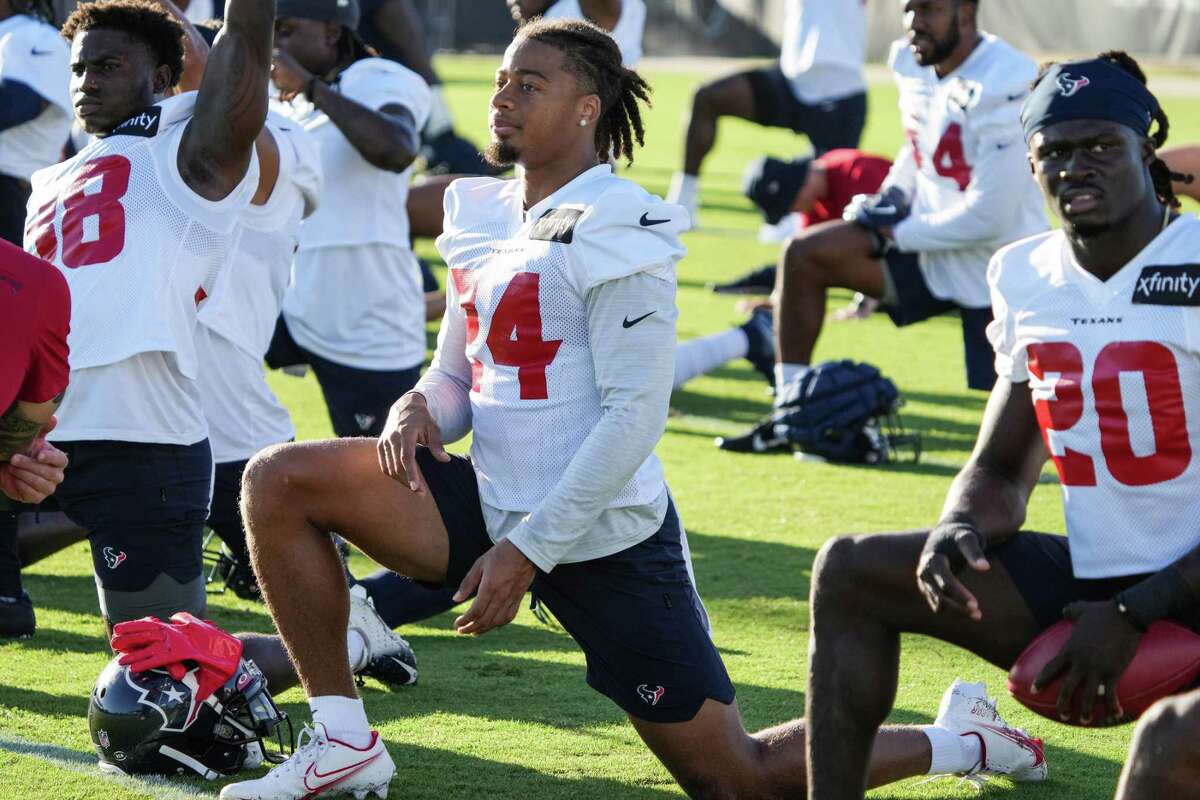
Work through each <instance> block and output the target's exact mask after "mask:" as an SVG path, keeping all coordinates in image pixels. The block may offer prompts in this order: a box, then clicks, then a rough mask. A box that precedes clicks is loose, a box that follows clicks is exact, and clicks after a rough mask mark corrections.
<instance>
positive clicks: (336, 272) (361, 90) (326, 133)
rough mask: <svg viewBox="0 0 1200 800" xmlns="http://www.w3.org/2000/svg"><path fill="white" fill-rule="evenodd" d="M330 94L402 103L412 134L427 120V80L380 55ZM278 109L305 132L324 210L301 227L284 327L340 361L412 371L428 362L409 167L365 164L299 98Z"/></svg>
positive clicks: (359, 65)
mask: <svg viewBox="0 0 1200 800" xmlns="http://www.w3.org/2000/svg"><path fill="white" fill-rule="evenodd" d="M333 88H334V89H335V90H336V91H339V92H341V93H342V94H343V95H345V96H346V97H347V98H349V99H351V100H354V101H355V102H358V103H361V104H362V105H364V106H366V107H368V108H371V109H374V110H379V109H381V108H383V107H384V106H387V105H400V106H403V107H405V108H407V109H408V110H409V111H410V112H411V114H412V117H413V122H414V123H415V126H416V129H417V130H420V129H421V128H422V126H424V124H425V120H426V119H427V118H428V116H429V105H430V94H429V87H428V86H426V85H425V81H424V80H423V79H422V78H421V77H420V76H419V75H417V74H416V73H415V72H412V71H411V70H408V69H406V68H404V67H402V66H400V65H399V64H396V63H395V62H392V61H388V60H386V59H383V58H367V59H362V60H361V61H356V62H354V63H353V64H351V65H350V66H349V67H348V68H346V70H345V71H344V72H342V74H341V75H340V76H339V78H338V81H337V82H336V83H334V84H333ZM275 108H276V109H277V110H279V111H280V112H281V113H283V114H284V115H285V116H287V117H289V118H290V119H292V120H295V121H296V122H298V123H299V124H300V125H301V126H303V127H304V129H305V130H307V131H308V132H309V133H310V134H312V136H313V138H314V139H315V140H316V142H317V145H318V147H319V148H320V152H321V167H322V170H323V171H324V173H325V176H326V177H325V184H324V188H323V190H322V194H321V207H320V209H318V210H317V212H316V213H315V214H313V215H312V216H311V217H309V218H308V219H306V220H305V221H304V224H303V225H302V226H301V228H300V250H299V252H298V253H297V255H296V265H295V271H294V277H293V284H292V287H291V289H289V290H288V293H287V295H286V297H285V298H284V305H283V310H284V315H285V317H286V319H287V323H288V328H289V329H290V330H291V332H292V335H293V336H294V337H295V339H296V341H297V342H298V343H299V344H300V345H302V346H303V347H305V348H307V349H308V350H311V351H312V352H314V353H316V354H317V355H319V356H321V357H323V358H327V359H329V360H330V361H335V362H337V363H339V364H344V365H346V366H350V367H357V368H359V369H374V370H398V369H407V368H409V367H414V366H417V365H418V364H420V363H421V362H422V361H423V360H424V358H425V303H424V293H423V292H422V291H421V282H420V268H419V266H418V265H417V262H416V258H415V257H414V256H413V254H412V250H411V249H410V247H409V227H408V210H407V207H406V202H407V200H408V182H409V177H410V175H411V172H412V168H411V167H410V168H409V169H406V170H404V171H403V172H399V173H397V172H389V171H388V170H384V169H379V168H378V167H375V166H372V165H371V164H369V163H368V162H367V161H366V159H364V158H363V157H362V156H361V155H360V154H359V152H358V151H357V150H356V149H354V146H353V145H352V144H350V142H349V140H347V139H346V137H345V136H344V135H343V134H342V132H341V131H340V130H338V128H337V126H336V125H334V124H333V122H332V121H331V120H330V119H329V117H328V115H326V114H325V112H323V111H319V110H317V109H316V108H315V107H314V106H313V105H312V104H311V103H309V102H308V101H307V100H306V99H305V98H304V97H303V95H301V96H299V97H297V98H296V99H295V100H293V101H292V102H291V103H290V104H280V105H276V106H275Z"/></svg>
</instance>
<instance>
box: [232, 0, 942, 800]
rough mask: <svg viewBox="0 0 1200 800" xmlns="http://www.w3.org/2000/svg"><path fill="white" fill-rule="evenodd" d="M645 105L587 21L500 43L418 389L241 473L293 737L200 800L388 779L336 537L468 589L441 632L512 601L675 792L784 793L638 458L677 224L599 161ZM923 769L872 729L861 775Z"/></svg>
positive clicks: (780, 772)
mask: <svg viewBox="0 0 1200 800" xmlns="http://www.w3.org/2000/svg"><path fill="white" fill-rule="evenodd" d="M649 91H650V89H649V86H648V85H647V84H646V82H645V81H644V80H643V79H642V78H641V77H640V76H638V75H637V74H636V73H635V72H632V71H630V70H628V69H626V68H625V67H623V66H622V65H621V56H620V52H619V50H618V49H617V47H616V45H615V44H614V43H613V40H612V39H611V38H610V37H609V36H608V35H607V34H605V33H604V32H603V31H602V30H600V29H599V28H597V27H595V26H593V25H591V24H590V23H586V22H580V21H562V20H559V21H553V22H547V21H541V22H534V23H531V24H529V25H526V26H524V27H522V28H521V29H520V30H519V31H518V33H517V35H516V38H515V39H514V41H513V43H512V44H511V45H510V46H509V48H508V50H507V51H506V52H505V55H504V60H503V63H502V64H501V65H500V68H499V69H498V70H497V72H496V83H495V89H494V93H493V95H492V99H491V107H490V112H491V113H490V117H491V130H492V137H493V138H492V143H491V146H490V147H489V149H488V153H487V155H488V157H489V158H491V159H492V160H493V161H494V162H496V163H497V164H501V165H512V164H516V165H519V166H520V167H521V170H519V177H517V178H516V179H515V180H498V179H494V178H466V179H462V180H458V181H455V182H454V183H453V184H451V186H450V188H449V189H448V190H447V195H446V201H445V210H446V219H445V229H444V233H443V234H442V236H441V237H440V238H439V239H438V248H439V250H440V252H441V254H442V257H443V258H445V260H446V263H447V265H448V267H449V270H450V275H451V286H450V297H449V301H448V303H447V309H446V314H445V317H444V319H443V322H442V327H441V331H440V333H439V337H438V345H437V351H436V354H435V356H434V360H433V364H432V366H431V367H430V369H429V371H428V372H427V373H426V374H425V376H424V377H422V379H421V381H420V382H419V383H418V384H417V387H416V389H415V390H413V391H411V392H409V393H407V394H405V395H404V396H402V397H401V398H400V399H399V400H397V402H396V403H395V405H394V406H393V407H392V409H391V412H390V415H389V418H388V423H387V426H386V428H385V430H384V434H383V436H381V437H380V439H379V440H378V441H377V442H372V441H368V440H364V439H340V440H333V441H324V442H302V443H295V444H287V445H280V446H276V447H273V448H270V449H268V450H266V451H264V452H263V453H260V454H259V455H258V456H256V457H255V459H254V460H252V461H251V463H250V465H249V466H248V467H247V470H246V479H245V482H244V484H243V495H242V496H243V508H244V512H245V514H244V516H245V520H246V524H247V528H248V530H249V538H250V544H251V553H252V556H253V559H254V566H255V570H256V572H257V573H258V575H259V580H260V585H261V587H262V590H263V594H264V596H265V598H266V601H267V605H268V607H269V608H270V611H271V615H272V617H273V618H274V619H275V623H276V625H277V626H278V628H279V632H280V634H281V635H282V637H283V639H284V641H285V642H286V644H287V647H288V651H289V653H290V654H291V656H292V659H293V660H294V662H295V664H296V668H297V672H298V673H299V675H300V679H301V682H302V683H303V685H304V688H305V691H306V693H307V694H308V697H309V705H310V707H311V709H312V712H313V718H314V726H313V729H309V732H308V733H306V734H304V735H303V736H302V739H306V740H307V742H306V743H304V744H302V746H300V747H299V748H298V749H297V751H296V754H295V755H294V756H293V757H292V758H291V759H289V760H288V761H287V762H286V763H285V764H283V765H281V766H279V767H277V768H276V769H275V770H274V771H272V772H270V773H268V775H267V776H266V777H264V778H262V779H260V780H255V781H248V782H243V783H237V784H231V785H229V786H226V787H225V788H224V790H223V791H222V793H221V796H222V798H226V799H228V798H256V799H258V800H293V799H294V798H299V797H304V796H309V795H310V794H316V793H319V792H320V791H321V790H322V789H324V788H327V787H329V786H331V785H332V783H334V782H337V783H338V789H339V790H340V791H345V792H351V793H354V794H356V795H359V796H362V795H365V794H366V793H368V792H371V791H374V792H376V793H378V794H380V795H382V794H384V793H385V792H386V790H387V787H388V784H389V782H390V781H391V779H392V776H393V775H394V773H395V767H394V766H393V764H392V761H391V758H390V757H389V756H388V754H387V751H386V749H385V748H384V746H383V744H382V742H381V740H380V738H379V734H378V733H376V732H373V731H372V730H371V728H370V725H369V723H368V722H367V718H366V714H365V712H364V710H363V706H362V701H361V700H360V699H359V698H358V697H357V695H356V693H355V689H354V682H353V679H352V677H351V674H350V670H349V668H348V666H347V662H346V650H345V636H346V619H347V608H348V605H347V591H346V588H345V582H344V580H342V574H341V565H340V562H339V560H338V557H337V553H336V551H335V549H334V547H333V545H332V543H331V542H330V538H329V535H328V532H329V531H333V530H336V531H337V532H338V533H340V534H341V535H342V536H344V537H345V538H346V539H348V540H350V541H351V542H353V543H354V544H355V545H357V546H358V547H359V548H361V549H362V550H363V552H365V553H367V554H368V555H370V556H371V557H372V558H374V559H376V560H377V561H379V562H380V563H382V564H383V565H384V566H387V567H389V568H390V569H394V570H396V571H397V572H400V573H402V574H405V575H408V576H411V577H412V578H414V579H416V580H419V581H423V582H427V583H430V584H433V585H437V586H441V585H445V586H450V587H455V588H457V596H456V599H457V600H458V601H460V602H461V601H463V600H465V599H467V598H468V597H470V596H471V595H472V594H474V595H475V600H474V602H473V604H472V605H471V606H470V608H469V609H468V610H467V611H466V612H465V613H464V614H462V615H461V616H460V617H458V619H457V620H456V621H455V626H456V629H457V630H458V632H460V633H463V634H473V635H476V634H483V633H486V632H488V631H490V630H492V629H494V628H497V627H500V626H502V625H505V624H507V623H508V622H510V621H512V619H513V617H514V616H515V615H516V613H517V609H518V608H519V606H520V604H521V600H522V598H523V596H524V595H525V592H526V591H532V592H533V594H534V595H535V597H536V598H537V599H538V600H539V601H540V602H541V603H543V604H544V605H545V607H546V608H547V609H549V610H550V611H551V612H552V613H553V614H554V615H555V616H556V617H557V618H558V620H559V622H560V623H561V624H562V626H563V627H564V628H565V629H566V631H567V632H568V633H569V634H571V636H572V637H573V638H574V639H575V640H576V642H577V643H578V644H579V646H580V648H581V649H582V650H583V651H584V653H585V655H586V657H587V664H588V670H587V681H588V683H589V684H590V685H591V686H592V687H593V688H595V689H596V690H597V691H599V692H601V693H602V694H604V695H606V696H608V697H609V698H610V699H611V700H612V701H613V702H614V703H616V704H617V705H618V706H619V707H620V708H621V709H622V710H623V711H625V712H626V713H627V714H628V715H629V718H630V720H631V722H632V723H633V725H634V727H635V728H636V729H637V731H638V734H639V735H640V736H641V737H642V738H643V740H645V741H646V743H647V744H648V745H649V747H650V749H651V750H652V751H653V752H654V753H655V755H657V756H658V757H659V758H660V759H661V760H662V761H663V763H664V764H666V766H667V768H668V769H669V770H670V771H671V773H672V774H673V775H675V777H676V778H677V779H678V780H679V782H680V784H681V785H682V786H683V787H684V788H685V789H686V790H687V791H688V792H690V793H691V794H693V795H694V796H698V797H699V796H703V797H710V796H721V797H734V796H736V797H751V796H753V797H794V796H796V795H797V794H802V793H803V791H804V775H805V769H804V735H803V730H802V727H801V725H802V723H799V722H792V723H788V724H786V725H783V726H780V727H778V728H773V729H771V730H768V731H764V732H762V733H760V734H757V735H754V736H751V735H749V734H747V733H746V731H745V729H744V728H743V727H742V722H741V718H740V715H739V712H738V708H737V705H736V703H735V702H734V690H733V685H732V683H731V682H730V680H729V676H728V675H727V673H726V671H725V667H724V665H723V664H722V662H721V657H720V655H719V654H718V653H717V650H716V647H715V646H714V644H713V640H712V638H711V635H710V630H709V623H708V617H707V614H706V613H705V610H704V606H703V605H702V604H701V602H700V598H699V596H698V595H697V593H696V589H695V586H694V583H693V580H692V570H691V564H690V559H689V555H688V546H687V539H686V537H685V535H684V532H683V529H682V527H681V525H680V522H679V516H678V515H677V513H676V510H675V506H674V503H673V501H672V499H671V495H670V492H669V491H668V489H667V485H666V483H665V481H664V478H663V469H662V465H661V463H660V462H659V461H658V459H657V457H656V456H655V455H654V447H655V445H656V443H657V442H658V439H659V437H660V436H661V435H662V432H663V429H664V427H665V424H666V416H667V404H668V399H669V397H670V393H671V384H672V372H673V364H674V349H675V319H676V308H675V285H676V284H675V264H676V262H677V261H678V260H679V259H680V258H681V257H682V256H683V252H684V251H683V247H682V245H681V244H680V243H679V235H680V233H681V232H682V231H683V230H684V229H685V228H686V226H687V216H686V214H685V212H684V211H683V209H682V208H680V207H679V206H674V205H670V204H667V203H663V202H662V201H660V200H659V199H658V198H656V197H653V196H651V195H649V194H647V193H646V192H645V191H643V190H642V189H640V188H639V187H638V186H637V185H635V184H634V183H632V182H631V181H629V180H626V179H623V178H618V177H616V176H614V175H613V174H612V169H611V167H610V166H609V164H608V160H609V157H610V155H612V156H613V157H616V158H624V159H626V160H627V161H631V160H632V158H633V154H634V148H635V145H637V144H640V143H641V141H642V138H643V135H644V130H643V121H642V116H641V109H640V103H642V102H645V101H646V100H647V99H648V98H649ZM468 430H471V431H473V439H472V445H471V451H470V457H461V456H451V455H449V454H448V453H447V452H446V451H445V449H444V448H443V442H449V441H453V440H456V439H459V438H461V437H463V436H464V435H465V434H466V433H467V432H468ZM948 735H950V736H954V734H951V733H948ZM929 765H930V761H929V746H928V743H927V739H926V737H925V736H924V735H923V734H922V732H921V731H919V730H916V729H906V730H895V729H893V730H889V731H884V732H882V733H881V735H880V738H879V742H878V744H877V747H876V760H875V770H874V772H873V777H874V779H875V780H876V781H877V782H880V783H882V782H885V781H888V780H896V779H898V778H900V777H904V776H907V775H913V774H917V773H920V772H924V771H926V770H927V769H928V768H929ZM319 776H328V777H326V778H321V777H319Z"/></svg>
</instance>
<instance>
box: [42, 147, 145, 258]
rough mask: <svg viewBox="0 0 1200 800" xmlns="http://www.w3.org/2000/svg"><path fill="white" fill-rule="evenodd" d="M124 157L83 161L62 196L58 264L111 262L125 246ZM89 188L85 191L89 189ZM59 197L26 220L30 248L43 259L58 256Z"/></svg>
mask: <svg viewBox="0 0 1200 800" xmlns="http://www.w3.org/2000/svg"><path fill="white" fill-rule="evenodd" d="M129 169H130V167H129V159H127V158H125V156H117V155H113V156H103V157H101V158H97V159H93V160H92V161H88V162H86V163H85V164H83V165H82V166H81V167H80V168H79V171H78V172H77V173H76V174H75V180H74V181H72V183H71V185H70V187H69V188H68V190H67V193H66V195H65V196H63V198H62V204H63V217H62V264H63V266H64V267H67V268H69V269H75V268H77V267H86V266H88V265H90V264H103V263H105V262H107V261H112V260H113V259H114V258H116V257H117V256H119V255H120V254H121V251H122V250H124V249H125V206H124V205H122V204H121V198H123V197H124V196H125V193H126V192H127V191H128V190H129ZM89 189H90V190H91V191H88V190H89ZM57 204H58V198H55V199H54V200H52V201H51V202H49V203H47V204H46V205H44V206H42V207H41V208H39V209H38V210H37V212H36V213H35V216H34V219H33V220H31V224H32V225H33V226H34V228H33V236H34V249H35V250H36V252H37V254H38V255H39V256H41V257H42V258H44V259H45V260H47V261H54V260H55V258H56V256H58V255H59V241H58V237H57V236H56V235H55V232H54V211H55V206H57Z"/></svg>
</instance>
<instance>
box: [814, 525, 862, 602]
mask: <svg viewBox="0 0 1200 800" xmlns="http://www.w3.org/2000/svg"><path fill="white" fill-rule="evenodd" d="M859 549H860V546H859V543H858V540H856V539H855V538H854V537H853V536H835V537H833V538H832V539H829V540H828V541H826V542H825V544H823V545H822V546H821V549H820V550H819V551H818V552H817V557H816V559H815V560H814V561H813V571H812V576H813V577H812V586H813V595H814V596H815V595H816V594H817V593H818V592H823V593H828V592H837V591H841V590H843V589H845V590H853V589H854V587H855V585H856V584H857V583H858V581H859V579H860V578H861V574H860V573H861V558H860V553H859Z"/></svg>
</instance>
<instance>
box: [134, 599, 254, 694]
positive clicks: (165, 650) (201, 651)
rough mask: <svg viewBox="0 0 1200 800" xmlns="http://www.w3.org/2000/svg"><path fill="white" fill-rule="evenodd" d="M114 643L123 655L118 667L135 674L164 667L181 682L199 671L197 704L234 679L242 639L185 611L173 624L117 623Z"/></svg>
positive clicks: (151, 620) (155, 620) (150, 619)
mask: <svg viewBox="0 0 1200 800" xmlns="http://www.w3.org/2000/svg"><path fill="white" fill-rule="evenodd" d="M111 643H112V648H113V650H115V651H117V652H118V653H121V654H122V655H121V658H120V661H119V663H120V664H121V665H122V666H126V667H129V669H130V670H132V671H133V672H145V671H146V670H151V669H158V668H164V667H165V668H166V670H167V672H168V673H170V675H171V677H172V678H174V679H175V680H177V681H178V680H182V679H183V678H184V676H185V675H187V673H188V672H190V671H191V670H192V669H196V671H197V674H196V680H197V682H198V684H199V686H198V688H196V689H195V690H194V691H195V696H196V702H201V701H203V700H205V699H206V698H207V697H208V696H209V695H211V694H212V693H213V692H215V691H216V690H217V689H218V688H220V687H221V686H222V685H223V684H224V683H225V681H227V680H229V679H230V678H231V677H233V675H234V673H236V672H237V670H238V665H239V664H240V663H241V658H242V642H241V640H240V639H236V638H234V637H233V636H230V635H229V634H228V633H226V632H225V631H223V630H221V629H220V628H218V627H217V626H216V625H214V624H212V623H211V622H206V621H205V620H201V619H196V618H195V617H193V616H192V615H191V614H189V613H188V612H186V611H180V612H179V613H178V614H174V615H172V617H171V621H170V622H163V621H162V620H160V619H158V618H157V617H142V618H141V619H135V620H130V621H129V622H118V623H117V624H116V626H114V627H113V635H112V642H111ZM185 662H193V663H194V664H195V665H196V667H191V666H189V665H188V664H186V663H185Z"/></svg>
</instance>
